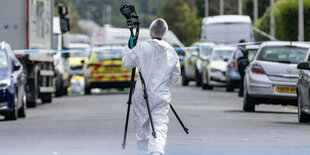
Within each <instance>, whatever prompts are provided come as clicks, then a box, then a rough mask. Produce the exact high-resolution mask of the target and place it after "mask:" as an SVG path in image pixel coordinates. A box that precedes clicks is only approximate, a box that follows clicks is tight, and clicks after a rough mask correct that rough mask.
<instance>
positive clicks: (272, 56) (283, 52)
mask: <svg viewBox="0 0 310 155" xmlns="http://www.w3.org/2000/svg"><path fill="white" fill-rule="evenodd" d="M307 53H308V48H301V47H289V46H287V47H286V46H278V47H264V48H262V49H261V51H260V52H259V55H258V56H257V60H261V61H270V62H280V63H288V64H297V63H299V62H302V61H305V59H306V55H307Z"/></svg>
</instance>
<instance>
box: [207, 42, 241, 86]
mask: <svg viewBox="0 0 310 155" xmlns="http://www.w3.org/2000/svg"><path fill="white" fill-rule="evenodd" d="M236 50H237V47H236V46H223V45H220V46H215V47H214V48H213V51H212V54H211V57H210V59H209V60H208V61H205V62H204V63H203V67H202V84H201V87H202V89H213V86H222V87H223V86H226V83H227V79H226V68H227V65H228V60H229V59H231V58H232V56H233V54H234V52H235V51H236Z"/></svg>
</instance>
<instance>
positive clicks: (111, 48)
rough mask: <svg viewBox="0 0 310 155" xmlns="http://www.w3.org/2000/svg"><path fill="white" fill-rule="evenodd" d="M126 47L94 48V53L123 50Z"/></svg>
mask: <svg viewBox="0 0 310 155" xmlns="http://www.w3.org/2000/svg"><path fill="white" fill-rule="evenodd" d="M122 49H124V46H113V45H112V46H102V47H96V48H93V49H92V51H109V50H122Z"/></svg>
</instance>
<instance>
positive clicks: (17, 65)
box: [14, 63, 21, 71]
mask: <svg viewBox="0 0 310 155" xmlns="http://www.w3.org/2000/svg"><path fill="white" fill-rule="evenodd" d="M20 67H21V65H20V64H19V63H15V64H14V71H17V70H19V69H20Z"/></svg>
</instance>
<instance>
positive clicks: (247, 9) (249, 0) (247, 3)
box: [242, 0, 270, 19]
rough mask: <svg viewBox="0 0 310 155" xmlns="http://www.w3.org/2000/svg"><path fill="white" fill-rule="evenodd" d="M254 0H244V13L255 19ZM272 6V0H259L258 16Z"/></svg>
mask: <svg viewBox="0 0 310 155" xmlns="http://www.w3.org/2000/svg"><path fill="white" fill-rule="evenodd" d="M253 5H254V4H253V0H243V1H242V10H243V14H244V15H248V16H250V17H251V19H253V11H254V6H253ZM269 6H270V0H258V18H260V17H262V16H263V15H264V14H265V11H266V9H267V8H268V7H269Z"/></svg>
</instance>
